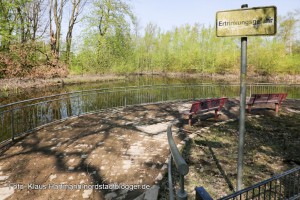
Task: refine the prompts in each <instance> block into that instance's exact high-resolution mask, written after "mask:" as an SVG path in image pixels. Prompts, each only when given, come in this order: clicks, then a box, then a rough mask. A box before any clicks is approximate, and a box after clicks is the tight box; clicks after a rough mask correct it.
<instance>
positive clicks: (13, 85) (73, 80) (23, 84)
mask: <svg viewBox="0 0 300 200" xmlns="http://www.w3.org/2000/svg"><path fill="white" fill-rule="evenodd" d="M123 79H125V76H118V75H83V76H81V75H71V76H68V77H66V78H51V79H42V78H10V79H0V89H1V90H2V91H9V90H16V89H29V88H41V87H50V86H64V85H71V84H80V83H92V82H105V81H114V80H123Z"/></svg>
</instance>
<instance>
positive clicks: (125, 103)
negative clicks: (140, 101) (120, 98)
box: [124, 87, 127, 107]
mask: <svg viewBox="0 0 300 200" xmlns="http://www.w3.org/2000/svg"><path fill="white" fill-rule="evenodd" d="M126 106H127V90H126V87H125V98H124V107H126Z"/></svg>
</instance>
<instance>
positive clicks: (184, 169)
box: [167, 124, 189, 200]
mask: <svg viewBox="0 0 300 200" xmlns="http://www.w3.org/2000/svg"><path fill="white" fill-rule="evenodd" d="M167 135H168V142H169V147H170V152H171V156H170V159H169V163H168V182H169V196H170V200H174V191H173V188H174V187H173V181H172V160H173V159H174V162H175V165H176V168H177V170H178V172H179V178H180V183H179V184H180V189H179V190H178V191H177V193H176V199H178V200H184V199H187V193H186V191H185V190H184V176H185V175H187V174H188V173H189V166H188V165H187V164H186V162H185V160H184V159H183V158H182V156H181V155H180V153H179V151H178V149H177V146H176V144H175V142H174V139H173V136H172V124H170V125H169V126H168V129H167Z"/></svg>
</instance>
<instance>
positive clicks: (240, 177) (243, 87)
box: [237, 4, 248, 191]
mask: <svg viewBox="0 0 300 200" xmlns="http://www.w3.org/2000/svg"><path fill="white" fill-rule="evenodd" d="M241 8H248V5H247V4H243V5H242V6H241ZM246 71H247V37H242V38H241V77H240V121H239V144H238V162H237V191H239V190H241V189H242V185H243V160H244V141H245V109H246Z"/></svg>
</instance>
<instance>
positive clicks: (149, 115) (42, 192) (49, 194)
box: [0, 99, 298, 199]
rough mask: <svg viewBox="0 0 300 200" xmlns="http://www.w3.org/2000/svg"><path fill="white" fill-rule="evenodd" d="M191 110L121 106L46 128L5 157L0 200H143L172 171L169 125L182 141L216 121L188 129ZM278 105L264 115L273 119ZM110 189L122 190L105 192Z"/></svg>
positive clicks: (0, 166) (206, 117) (230, 106)
mask: <svg viewBox="0 0 300 200" xmlns="http://www.w3.org/2000/svg"><path fill="white" fill-rule="evenodd" d="M237 105H238V101H237V100H235V99H231V100H229V101H228V102H227V103H226V106H225V108H224V109H223V110H222V112H220V116H219V119H218V120H217V121H219V122H220V121H225V120H228V119H236V118H237V116H238V106H237ZM289 105H291V106H289V107H288V109H290V110H291V112H298V110H297V109H295V106H298V103H297V102H294V101H290V103H289ZM293 105H294V106H293ZM190 106H191V102H173V103H165V104H152V105H141V106H134V107H127V108H118V109H113V110H108V111H107V112H100V113H96V114H89V115H85V116H81V117H79V118H72V119H67V120H65V121H63V122H58V123H54V124H51V125H48V126H45V127H43V128H41V129H39V130H37V131H35V132H34V133H31V134H29V135H27V136H26V137H25V138H21V139H20V140H19V141H17V142H16V143H15V144H14V145H13V146H11V147H9V148H8V149H7V150H6V151H4V152H3V153H2V155H1V156H0V199H3V198H6V199H135V198H138V197H139V196H140V195H142V194H143V192H144V191H145V188H146V187H150V186H152V185H155V184H159V183H160V181H161V180H162V179H163V176H164V174H165V172H166V169H167V165H166V162H167V158H168V155H169V149H168V141H167V135H166V128H167V126H168V124H169V123H171V122H173V123H174V127H173V132H174V135H175V140H176V142H177V143H179V142H180V141H181V140H182V139H183V138H185V137H186V136H188V135H189V134H191V133H192V132H195V131H197V129H201V128H203V127H206V126H210V125H212V124H214V123H216V121H215V120H213V116H214V113H213V112H209V113H206V114H203V115H201V121H202V122H201V123H200V122H199V121H198V119H199V118H195V119H194V123H195V124H196V126H195V127H189V126H188V125H187V120H186V119H184V117H183V116H182V112H183V111H185V110H188V109H189V107H190ZM272 106H273V105H271V106H270V109H263V110H266V113H267V114H268V113H269V114H274V109H273V108H272ZM273 107H274V106H273ZM253 112H254V113H255V112H256V111H255V109H254V111H253ZM259 112H261V111H260V110H259ZM263 112H264V111H263ZM109 184H116V185H118V186H119V187H120V186H121V185H122V188H121V189H116V188H113V189H112V188H111V189H103V188H102V189H101V188H100V187H108V185H109ZM96 186H97V187H96ZM134 186H136V188H135V189H133V190H131V189H132V187H134ZM76 187H77V188H76ZM80 187H81V188H80ZM91 187H94V188H91ZM137 187H139V188H137Z"/></svg>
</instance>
